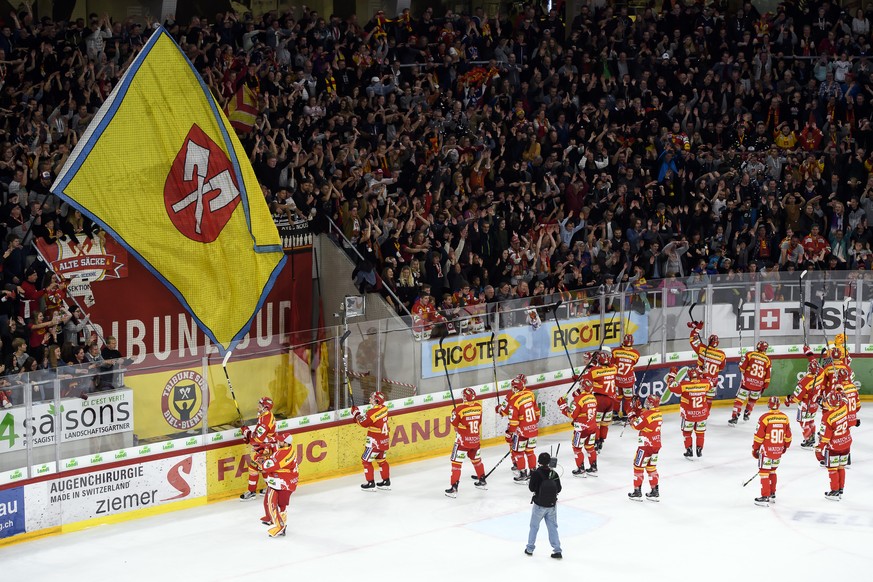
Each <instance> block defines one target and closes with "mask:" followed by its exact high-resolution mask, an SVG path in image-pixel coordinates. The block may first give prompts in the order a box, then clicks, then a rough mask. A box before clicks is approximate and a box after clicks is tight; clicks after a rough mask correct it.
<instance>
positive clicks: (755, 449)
mask: <svg viewBox="0 0 873 582" xmlns="http://www.w3.org/2000/svg"><path fill="white" fill-rule="evenodd" d="M767 408H768V409H769V410H768V411H767V412H765V413H764V414H762V415H761V418H759V419H758V429H757V430H756V431H755V438H754V441H753V443H752V456H753V457H755V458H756V459H758V477H760V478H761V496H760V497H756V498H755V505H760V506H761V507H768V506H769V505H770V504H771V503H776V469H777V468H779V459H781V458H782V455H783V454H784V453H785V451H787V450H788V447H790V446H791V423H790V422H789V420H788V417H787V416H786V415H785V413H784V412H782V411H780V410H779V397H778V396H771V397H770V399H769V400H768V401H767Z"/></svg>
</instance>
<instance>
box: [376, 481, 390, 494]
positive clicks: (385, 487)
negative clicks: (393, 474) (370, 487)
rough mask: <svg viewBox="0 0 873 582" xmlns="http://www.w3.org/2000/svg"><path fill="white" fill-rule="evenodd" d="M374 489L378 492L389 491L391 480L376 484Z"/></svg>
mask: <svg viewBox="0 0 873 582" xmlns="http://www.w3.org/2000/svg"><path fill="white" fill-rule="evenodd" d="M376 489H378V490H380V491H391V479H385V480H384V481H379V482H378V483H376Z"/></svg>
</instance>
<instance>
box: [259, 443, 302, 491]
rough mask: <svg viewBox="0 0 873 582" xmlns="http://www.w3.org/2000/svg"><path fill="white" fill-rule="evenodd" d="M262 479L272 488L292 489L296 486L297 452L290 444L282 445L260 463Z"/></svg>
mask: <svg viewBox="0 0 873 582" xmlns="http://www.w3.org/2000/svg"><path fill="white" fill-rule="evenodd" d="M261 473H262V474H263V475H264V481H265V482H266V483H267V485H269V486H270V487H272V488H273V489H280V490H286V489H287V490H290V491H292V492H293V491H294V490H295V489H296V488H297V479H298V477H299V475H298V472H297V453H296V451H295V448H294V447H293V446H291V445H283V446H281V447H279V449H278V450H276V452H275V453H273V454H272V455H271V456H270V457H269V458H268V459H266V460H265V461H263V462H262V463H261Z"/></svg>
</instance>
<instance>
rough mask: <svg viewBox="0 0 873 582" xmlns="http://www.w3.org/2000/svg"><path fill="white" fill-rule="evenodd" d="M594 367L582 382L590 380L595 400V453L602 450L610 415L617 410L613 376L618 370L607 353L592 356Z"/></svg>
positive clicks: (583, 376)
mask: <svg viewBox="0 0 873 582" xmlns="http://www.w3.org/2000/svg"><path fill="white" fill-rule="evenodd" d="M593 357H594V358H596V359H595V365H593V366H591V367H590V368H589V369H588V371H587V372H585V374H583V375H582V379H583V380H590V381H591V384H592V386H593V388H592V392H593V393H594V398H595V399H597V440H596V443H595V447H596V449H597V452H598V453H599V452H600V450H601V449H602V448H603V443H604V441H606V435H607V434H608V433H609V425H610V424H612V413H613V411H614V410H616V409H617V402H618V397H617V392H616V385H615V376H616V373H617V372H618V370H617V369H616V367H615V365H614V364H613V360H612V356H611V355H609V353H607V352H598V353H596V354H595V355H594V356H593Z"/></svg>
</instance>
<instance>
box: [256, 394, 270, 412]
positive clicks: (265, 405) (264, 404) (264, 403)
mask: <svg viewBox="0 0 873 582" xmlns="http://www.w3.org/2000/svg"><path fill="white" fill-rule="evenodd" d="M258 408H260V409H261V410H273V399H272V398H270V397H269V396H264V397H263V398H261V399H260V400H258Z"/></svg>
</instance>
